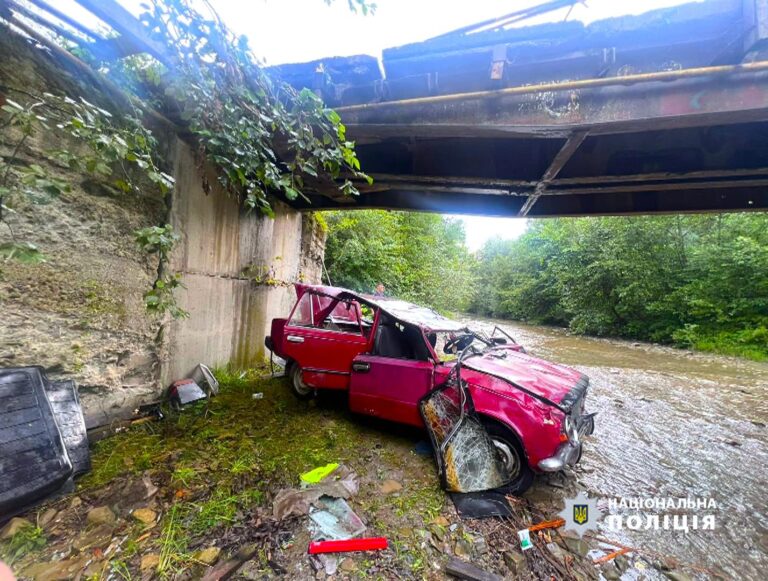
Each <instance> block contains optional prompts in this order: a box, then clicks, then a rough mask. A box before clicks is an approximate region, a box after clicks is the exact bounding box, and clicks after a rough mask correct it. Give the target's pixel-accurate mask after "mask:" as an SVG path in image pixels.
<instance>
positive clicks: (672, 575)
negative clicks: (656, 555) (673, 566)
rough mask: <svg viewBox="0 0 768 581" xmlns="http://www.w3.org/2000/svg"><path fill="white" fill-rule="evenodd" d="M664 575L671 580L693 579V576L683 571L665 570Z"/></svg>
mask: <svg viewBox="0 0 768 581" xmlns="http://www.w3.org/2000/svg"><path fill="white" fill-rule="evenodd" d="M664 575H666V577H667V579H670V580H671V581H691V578H690V577H689V576H688V575H686V574H685V573H683V572H682V571H665V572H664Z"/></svg>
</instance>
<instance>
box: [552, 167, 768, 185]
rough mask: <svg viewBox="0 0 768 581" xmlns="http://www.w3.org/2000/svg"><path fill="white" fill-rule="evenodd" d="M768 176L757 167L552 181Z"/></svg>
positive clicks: (588, 182) (589, 182) (766, 169)
mask: <svg viewBox="0 0 768 581" xmlns="http://www.w3.org/2000/svg"><path fill="white" fill-rule="evenodd" d="M761 175H768V167H756V168H751V169H746V168H745V169H715V170H702V171H690V172H684V173H673V172H656V173H646V174H627V175H600V176H584V177H573V178H557V179H555V180H553V181H552V184H551V185H552V186H553V187H555V186H557V187H560V186H570V185H582V184H584V185H594V184H606V183H617V182H618V183H621V182H650V181H675V180H690V179H716V178H730V177H749V176H761Z"/></svg>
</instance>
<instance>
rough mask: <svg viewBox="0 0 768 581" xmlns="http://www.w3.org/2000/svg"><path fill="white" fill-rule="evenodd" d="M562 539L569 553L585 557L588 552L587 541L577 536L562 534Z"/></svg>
mask: <svg viewBox="0 0 768 581" xmlns="http://www.w3.org/2000/svg"><path fill="white" fill-rule="evenodd" d="M563 540H564V541H565V546H566V547H567V548H568V550H569V551H570V552H571V553H575V554H576V555H580V556H582V557H586V556H587V553H589V543H587V541H585V540H584V539H580V538H579V537H565V536H564V537H563Z"/></svg>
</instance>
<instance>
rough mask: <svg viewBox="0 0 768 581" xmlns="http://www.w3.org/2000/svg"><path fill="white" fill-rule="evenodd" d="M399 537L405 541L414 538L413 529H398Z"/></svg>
mask: <svg viewBox="0 0 768 581" xmlns="http://www.w3.org/2000/svg"><path fill="white" fill-rule="evenodd" d="M397 536H399V537H401V538H403V539H410V538H411V537H413V529H409V528H408V527H403V528H401V529H398V531H397Z"/></svg>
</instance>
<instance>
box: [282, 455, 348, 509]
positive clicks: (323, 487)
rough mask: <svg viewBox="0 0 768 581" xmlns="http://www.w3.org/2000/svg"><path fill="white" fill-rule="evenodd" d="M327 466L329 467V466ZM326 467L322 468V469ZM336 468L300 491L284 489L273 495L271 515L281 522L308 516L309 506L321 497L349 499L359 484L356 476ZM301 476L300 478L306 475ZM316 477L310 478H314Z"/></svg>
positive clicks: (338, 467)
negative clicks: (316, 482)
mask: <svg viewBox="0 0 768 581" xmlns="http://www.w3.org/2000/svg"><path fill="white" fill-rule="evenodd" d="M328 466H331V464H329V465H328ZM328 466H324V467H322V468H323V469H325V468H327V467H328ZM335 466H336V468H335V469H333V470H331V471H330V472H328V473H327V474H326V475H325V477H324V478H323V479H322V480H320V481H319V483H318V484H314V485H311V486H308V487H306V488H302V489H300V490H297V489H291V488H286V489H283V490H281V491H279V492H278V493H277V495H275V500H274V502H273V503H272V515H273V516H274V517H275V518H276V519H277V520H283V519H284V518H286V517H288V516H290V515H295V516H302V515H306V514H309V511H310V506H311V505H312V504H315V503H317V502H318V501H319V500H320V498H321V497H323V496H326V497H330V498H351V497H352V496H354V495H355V494H357V491H358V489H359V486H360V485H359V483H358V480H357V474H355V473H354V472H352V471H351V470H350V469H349V468H347V467H346V466H339V465H338V464H336V465H335ZM316 470H319V469H315V470H313V471H311V472H307V473H306V474H303V475H302V478H303V477H304V476H306V475H307V474H312V472H315V471H316ZM315 477H316V475H313V476H310V478H313V479H314V478H315Z"/></svg>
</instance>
